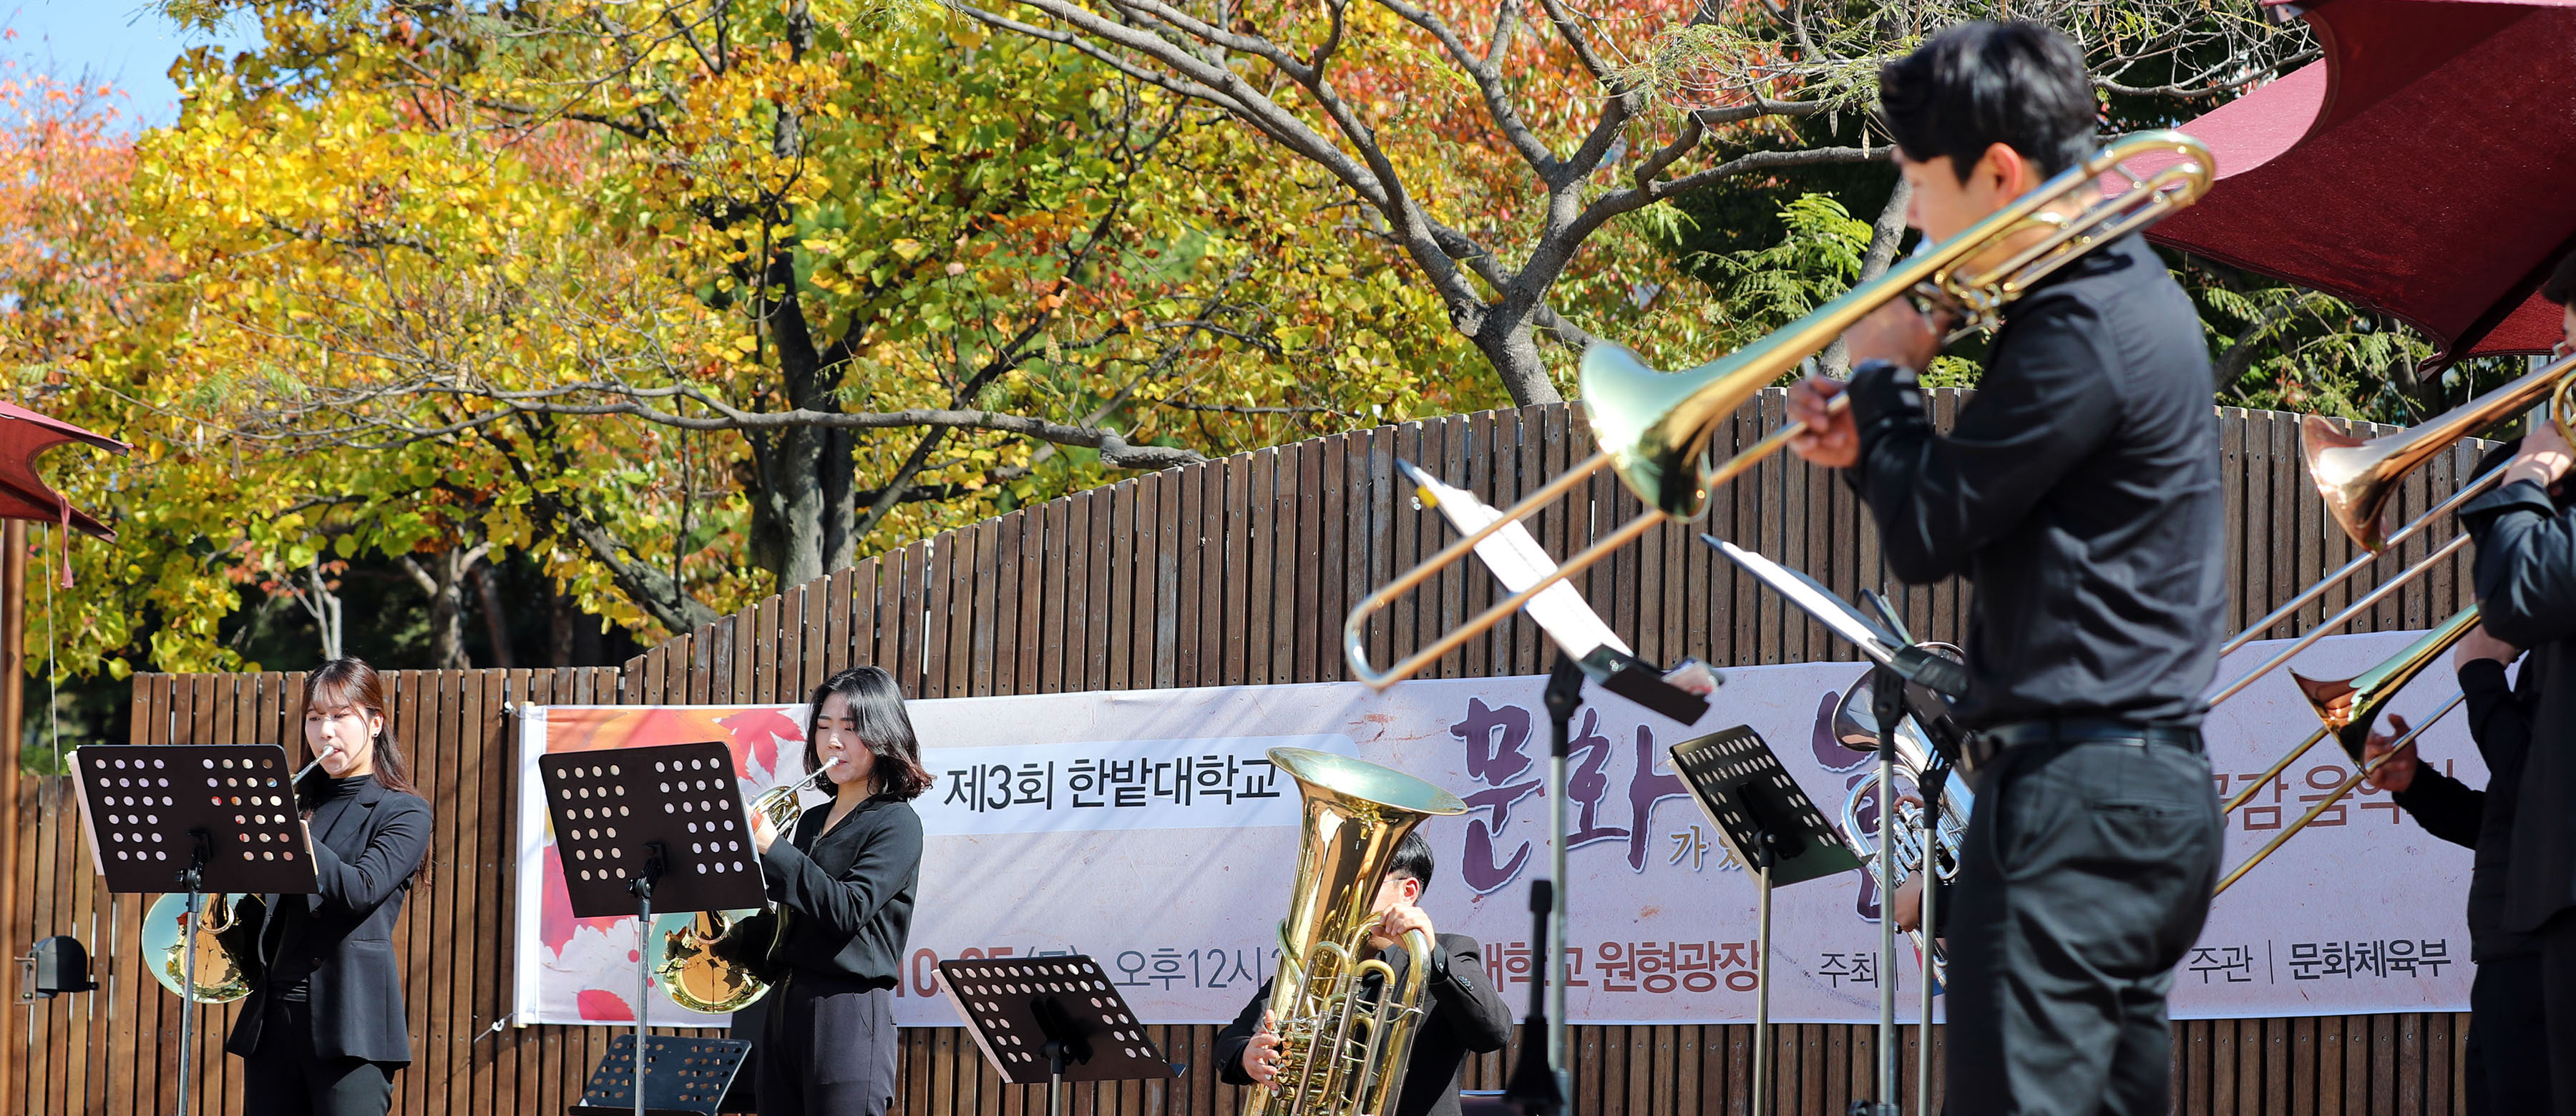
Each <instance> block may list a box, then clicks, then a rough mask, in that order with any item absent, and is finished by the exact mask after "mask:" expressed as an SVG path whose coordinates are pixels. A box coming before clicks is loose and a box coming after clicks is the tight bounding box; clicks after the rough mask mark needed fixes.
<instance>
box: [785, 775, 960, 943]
mask: <svg viewBox="0 0 2576 1116" xmlns="http://www.w3.org/2000/svg"><path fill="white" fill-rule="evenodd" d="M831 813H832V807H831V805H830V804H825V805H822V806H817V807H814V808H813V809H810V810H807V811H805V816H804V817H802V818H800V819H798V820H797V823H796V833H795V837H794V839H793V840H792V841H791V840H780V841H772V842H770V845H769V851H768V852H767V853H764V854H762V856H761V858H760V872H761V876H762V878H763V880H764V881H765V882H766V883H767V884H768V885H769V897H770V898H771V899H773V900H775V901H777V902H778V904H779V905H780V906H781V907H783V908H785V910H786V916H787V937H786V939H785V940H784V941H782V942H780V943H779V947H778V955H777V960H778V961H780V962H781V963H783V964H785V965H786V966H787V967H789V968H790V969H792V970H794V971H797V972H806V973H813V974H817V975H824V976H840V977H847V978H851V979H854V980H856V981H858V982H859V983H861V984H864V985H867V986H869V987H872V988H893V987H895V986H896V984H897V983H898V982H899V981H900V980H901V979H902V974H903V947H904V942H905V941H906V939H908V938H909V937H910V936H911V934H912V897H913V891H914V890H915V889H916V888H917V887H918V886H919V885H920V882H921V815H919V814H917V813H914V812H913V809H912V804H911V803H909V802H906V801H905V800H903V799H901V798H897V797H895V796H893V795H888V794H880V795H876V796H873V797H871V798H869V799H868V800H867V801H865V802H862V803H860V804H859V805H858V806H857V807H856V808H855V809H853V810H851V811H850V816H849V817H847V818H844V819H842V820H841V824H839V825H837V826H834V827H833V828H832V830H831V831H830V832H828V833H827V832H824V829H823V826H824V823H825V822H826V821H827V820H829V818H830V816H831Z"/></svg>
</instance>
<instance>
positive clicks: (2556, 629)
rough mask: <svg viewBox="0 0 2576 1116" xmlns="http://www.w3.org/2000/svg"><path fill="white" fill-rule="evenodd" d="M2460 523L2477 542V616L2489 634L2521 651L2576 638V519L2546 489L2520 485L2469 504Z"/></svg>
mask: <svg viewBox="0 0 2576 1116" xmlns="http://www.w3.org/2000/svg"><path fill="white" fill-rule="evenodd" d="M2460 522H2461V523H2462V524H2463V525H2465V526H2466V527H2467V528H2468V530H2469V535H2470V537H2471V538H2472V540H2474V541H2475V542H2476V544H2477V548H2478V557H2477V562H2476V565H2475V566H2474V567H2473V569H2474V572H2475V576H2476V582H2477V591H2478V618H2479V621H2480V622H2481V623H2483V624H2485V625H2486V628H2487V631H2488V632H2489V633H2491V634H2493V635H2494V636H2495V637H2496V638H2497V639H2501V640H2503V641H2505V642H2506V643H2510V644H2512V645H2514V646H2516V647H2538V646H2540V645H2541V644H2544V643H2548V642H2550V641H2552V640H2558V639H2565V638H2567V637H2568V636H2570V635H2576V519H2571V518H2570V517H2569V515H2568V514H2567V513H2564V512H2561V511H2559V510H2558V508H2557V507H2556V506H2555V505H2553V504H2551V503H2550V501H2549V492H2548V490H2546V489H2544V488H2542V487H2541V486H2540V485H2538V484H2536V483H2533V482H2532V481H2529V480H2517V481H2514V482H2513V483H2511V484H2508V485H2505V486H2504V487H2502V488H2498V489H2496V490H2495V491H2493V492H2490V493H2487V494H2486V495H2484V496H2480V497H2478V498H2477V499H2475V500H2471V501H2469V502H2468V504H2467V505H2466V506H2464V507H2462V508H2461V509H2460Z"/></svg>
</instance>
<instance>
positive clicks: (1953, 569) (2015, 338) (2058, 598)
mask: <svg viewBox="0 0 2576 1116" xmlns="http://www.w3.org/2000/svg"><path fill="white" fill-rule="evenodd" d="M1989 351H1990V356H1989V357H1988V359H1987V361H1986V368H1985V372H1984V375H1983V377H1982V378H1981V379H1980V380H1979V381H1978V384H1977V391H1976V394H1975V396H1974V397H1973V398H1971V399H1970V400H1969V401H1968V402H1967V403H1966V404H1964V405H1963V406H1961V407H1960V408H1959V418H1958V423H1957V424H1956V425H1955V426H1954V427H1953V428H1952V429H1951V431H1950V433H1948V434H1947V435H1942V434H1936V433H1934V432H1933V429H1932V424H1931V421H1930V419H1929V417H1928V416H1927V415H1926V414H1925V413H1924V407H1923V396H1922V394H1921V392H1920V390H1919V389H1918V387H1917V386H1916V380H1915V374H1914V372H1913V371H1912V370H1909V369H1901V368H1897V367H1895V366H1893V365H1888V364H1884V363H1871V364H1868V365H1865V366H1864V367H1863V368H1862V369H1861V370H1860V371H1859V372H1858V373H1856V374H1855V375H1854V376H1853V377H1852V382H1851V387H1850V392H1851V399H1852V417H1853V419H1854V421H1855V423H1856V424H1857V426H1858V428H1859V433H1860V443H1861V457H1860V461H1859V463H1858V464H1857V465H1855V466H1854V467H1853V468H1851V469H1848V470H1845V471H1844V475H1845V478H1846V479H1847V480H1848V481H1849V482H1850V483H1851V484H1852V486H1853V487H1854V488H1855V489H1856V490H1857V491H1859V493H1860V494H1861V497H1862V499H1863V500H1864V501H1865V502H1866V503H1867V504H1868V505H1869V509H1870V513H1871V517H1872V518H1873V519H1874V520H1875V521H1876V522H1877V525H1878V532H1879V541H1880V544H1881V545H1882V547H1884V549H1885V552H1886V556H1887V568H1888V570H1889V572H1891V573H1893V574H1894V575H1895V576H1896V577H1897V578H1899V579H1901V580H1904V581H1908V582H1914V583H1917V584H1920V583H1926V582H1933V581H1938V580H1940V579H1942V578H1945V577H1949V576H1952V575H1954V574H1957V575H1965V576H1966V577H1968V578H1969V579H1970V580H1972V581H1974V582H1975V584H1976V595H1975V602H1974V604H1973V606H1972V607H1971V610H1970V613H1969V627H1968V646H1967V652H1968V674H1969V687H1968V693H1967V696H1966V697H1965V698H1963V699H1962V700H1961V701H1960V702H1959V703H1958V705H1957V711H1958V715H1959V719H1960V723H1961V724H1963V725H1965V726H1967V727H1969V728H1985V727H1989V726H1993V725H1999V724H2005V723H2009V722H2013V721H2022V720H2030V719H2034V718H2039V717H2046V716H2051V715H2060V716H2116V717H2123V718H2127V719H2130V720H2135V721H2143V722H2148V723H2152V724H2164V725H2197V724H2198V723H2200V719H2201V715H2202V713H2203V712H2205V710H2206V707H2205V706H2204V705H2203V704H2202V702H2201V695H2202V693H2203V692H2204V691H2206V690H2207V689H2208V688H2209V683H2210V679H2211V676H2212V675H2214V674H2215V673H2216V672H2217V668H2218V644H2219V641H2220V639H2221V638H2222V636H2223V633H2222V632H2221V630H2220V625H2221V624H2222V623H2223V622H2224V620H2225V611H2226V607H2227V581H2226V575H2227V560H2226V555H2225V553H2224V551H2223V547H2224V545H2225V540H2226V528H2225V524H2224V523H2223V521H2222V518H2221V515H2222V507H2221V499H2222V498H2221V493H2220V490H2219V467H2220V461H2219V449H2218V419H2217V415H2216V413H2215V410H2214V408H2213V407H2212V406H2211V403H2210V398H2211V392H2212V390H2213V389H2212V379H2211V375H2210V370H2209V354H2208V352H2207V350H2206V349H2205V348H2204V347H2203V342H2202V340H2201V325H2200V318H2199V316H2198V315H2197V314H2195V313H2194V312H2193V310H2192V306H2191V301H2190V299H2189V298H2187V297H2186V296H2185V295H2184V294H2183V292H2182V288H2181V287H2180V286H2178V285H2176V284H2175V283H2174V281H2173V277H2172V276H2170V275H2168V274H2167V273H2166V272H2165V268H2164V264H2163V263H2162V261H2160V260H2158V259H2157V258H2156V255H2155V253H2154V252H2152V251H2150V250H2149V249H2148V248H2147V246H2146V244H2145V242H2144V241H2142V240H2140V239H2139V238H2138V237H2137V236H2134V235H2132V236H2127V237H2123V238H2121V239H2119V240H2117V241H2113V242H2112V243H2110V244H2108V245H2105V246H2103V247H2101V248H2098V249H2095V250H2094V251H2093V252H2091V253H2090V254H2088V255H2086V256H2085V257H2084V258H2082V259H2080V260H2077V261H2076V262H2074V263H2072V264H2069V265H2067V266H2066V267H2065V268H2064V269H2062V270H2060V271H2059V272H2058V273H2057V274H2056V275H2053V276H2051V277H2049V278H2048V279H2047V280H2045V281H2043V282H2042V283H2040V284H2039V285H2038V286H2037V287H2035V288H2034V289H2033V290H2032V291H2031V292H2030V293H2028V294H2026V295H2024V296H2022V297H2021V298H2020V299H2019V300H2018V301H2016V302H2014V303H2013V304H2012V306H2011V307H2010V313H2009V314H2008V315H2007V317H2006V319H2005V321H2004V324H2003V326H2002V328H2001V329H1999V330H1997V331H1996V333H1995V337H1994V342H1993V345H1992V347H1991V349H1990V350H1989Z"/></svg>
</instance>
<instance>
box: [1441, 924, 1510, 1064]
mask: <svg viewBox="0 0 2576 1116" xmlns="http://www.w3.org/2000/svg"><path fill="white" fill-rule="evenodd" d="M1484 967H1485V962H1484V958H1483V957H1482V955H1481V954H1480V953H1479V951H1478V947H1477V945H1476V941H1475V939H1473V938H1468V937H1464V936H1461V937H1459V938H1457V939H1456V944H1455V945H1454V946H1453V945H1452V944H1451V943H1450V942H1448V941H1440V940H1437V939H1435V940H1434V941H1433V942H1432V945H1431V979H1430V980H1429V982H1428V983H1429V985H1430V987H1431V996H1432V1000H1433V1002H1435V1003H1437V1004H1439V1005H1440V1018H1441V1019H1443V1020H1446V1021H1447V1022H1448V1024H1449V1027H1450V1028H1451V1029H1452V1030H1454V1031H1456V1032H1457V1034H1458V1043H1459V1045H1461V1046H1464V1047H1466V1048H1467V1049H1469V1050H1471V1051H1474V1052H1476V1053H1478V1054H1490V1053H1493V1052H1494V1051H1497V1050H1500V1049H1502V1048H1503V1047H1505V1046H1507V1045H1510V1043H1511V1041H1512V1009H1511V1005H1509V1004H1506V1003H1504V1002H1503V994H1502V992H1501V991H1500V990H1498V989H1496V988H1495V987H1494V985H1493V982H1491V981H1489V980H1486V979H1485V973H1484V971H1483V970H1484Z"/></svg>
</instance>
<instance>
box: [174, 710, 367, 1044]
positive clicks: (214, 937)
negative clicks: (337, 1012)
mask: <svg viewBox="0 0 2576 1116" xmlns="http://www.w3.org/2000/svg"><path fill="white" fill-rule="evenodd" d="M339 750H340V749H339V747H338V746H337V745H334V746H332V747H328V748H324V749H322V751H321V752H320V753H318V754H316V755H315V756H314V757H313V758H312V760H310V761H308V762H307V763H305V765H304V766H303V767H301V768H298V769H296V772H295V777H294V778H292V779H289V780H287V781H286V787H287V793H288V794H293V793H295V787H296V785H297V784H299V783H302V782H303V781H304V777H305V776H307V775H310V774H312V773H313V769H314V768H316V767H320V766H322V760H323V757H325V756H329V755H331V754H333V753H335V752H338V751H339ZM252 898H253V897H252V896H249V895H246V894H242V893H239V892H215V893H213V894H209V895H206V896H205V907H204V908H203V909H202V910H200V911H198V913H197V931H196V938H195V944H194V948H195V949H196V952H197V980H196V984H195V986H194V987H190V986H189V985H188V978H187V972H188V968H187V955H186V954H185V953H183V952H181V950H182V948H183V947H182V946H181V945H180V939H181V938H184V937H186V936H187V935H188V896H187V894H186V893H185V892H173V893H171V894H167V895H163V896H160V897H159V898H156V899H154V900H153V901H152V906H151V907H150V908H149V909H147V910H145V911H144V912H143V957H144V961H145V965H146V967H147V968H149V969H151V971H152V979H154V980H157V981H160V982H161V987H163V988H167V989H169V990H170V994H171V995H174V996H177V997H179V998H181V999H183V1000H187V1001H190V1002H192V1003H200V1004H229V1003H231V1002H233V1001H235V1000H238V999H241V998H242V997H244V996H247V995H250V989H251V985H253V984H256V983H258V981H259V974H260V970H261V968H262V965H261V962H260V959H259V930H260V927H261V925H262V923H263V921H264V918H265V916H266V914H267V907H266V906H265V905H264V904H262V905H259V906H256V907H254V906H253V902H252ZM253 911H256V913H257V914H259V915H260V916H262V917H261V918H253V917H251V913H252V912H253Z"/></svg>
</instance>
